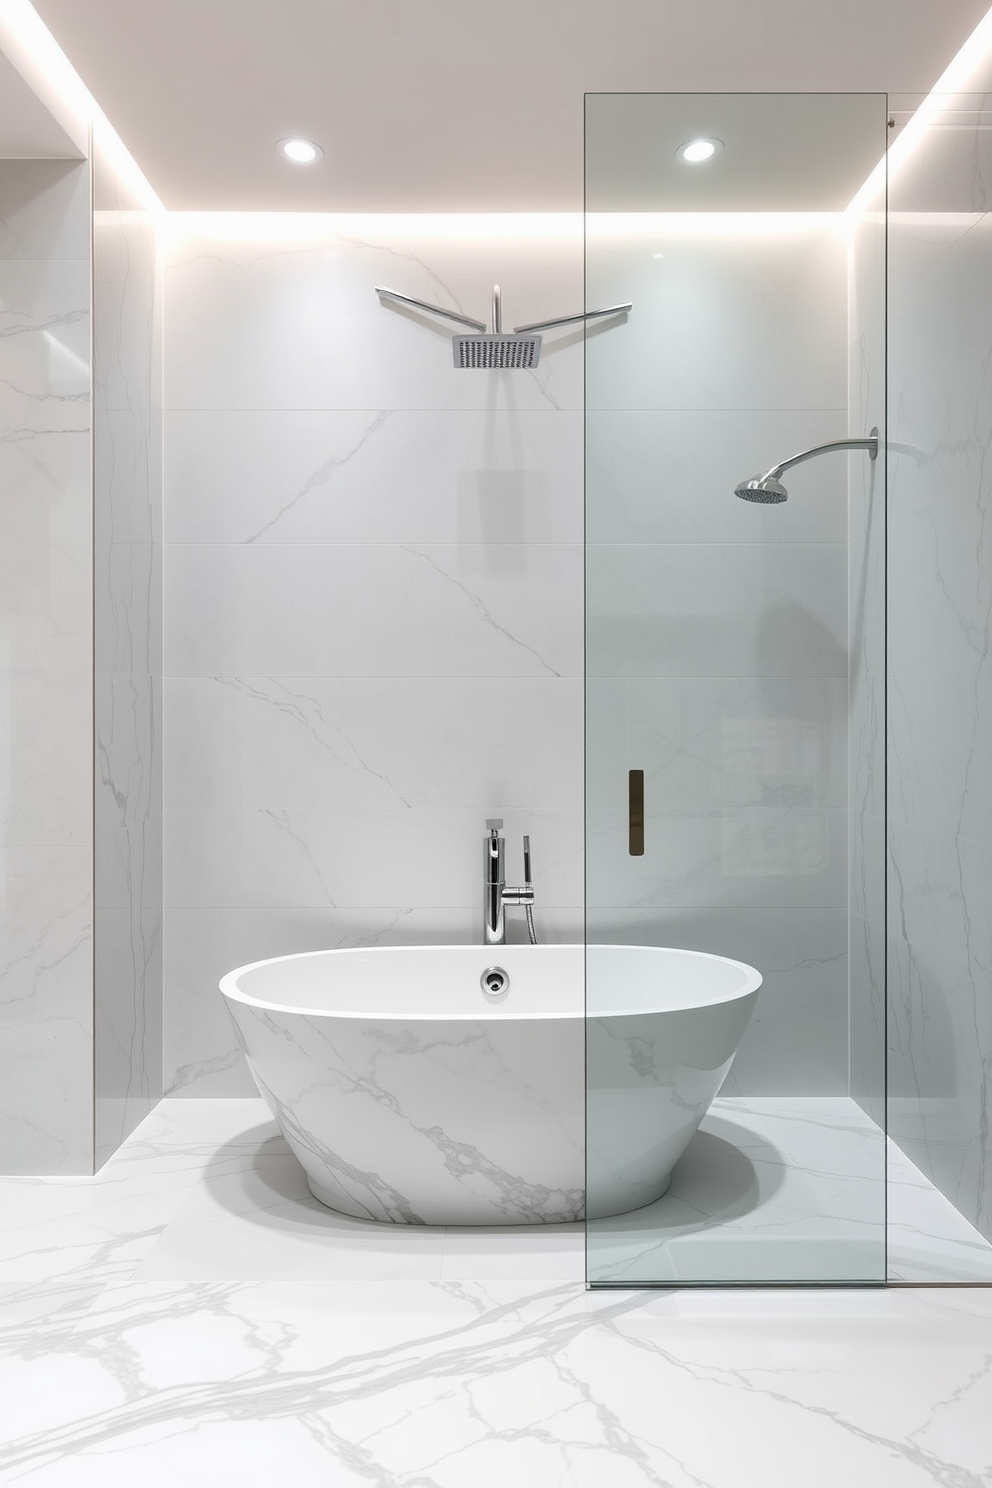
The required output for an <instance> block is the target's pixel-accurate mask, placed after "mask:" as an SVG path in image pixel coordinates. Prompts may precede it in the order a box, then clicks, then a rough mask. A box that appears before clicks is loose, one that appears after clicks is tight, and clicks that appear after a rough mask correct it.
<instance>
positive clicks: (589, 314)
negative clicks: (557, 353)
mask: <svg viewBox="0 0 992 1488" xmlns="http://www.w3.org/2000/svg"><path fill="white" fill-rule="evenodd" d="M631 309H633V306H632V305H611V306H610V307H609V309H608V310H583V311H582V312H581V314H579V315H562V316H560V317H559V318H558V320H538V321H535V323H534V324H533V325H522V326H514V327H513V334H514V335H515V336H522V335H524V333H525V332H527V331H550V330H551V329H552V327H554V326H563V325H574V324H575V323H576V321H579V320H592V319H594V317H595V316H597V315H626V313H627V311H628V310H631Z"/></svg>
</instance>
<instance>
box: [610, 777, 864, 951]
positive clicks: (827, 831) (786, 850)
mask: <svg viewBox="0 0 992 1488" xmlns="http://www.w3.org/2000/svg"><path fill="white" fill-rule="evenodd" d="M626 796H627V784H626V779H620V780H618V782H617V785H616V789H615V799H614V800H613V801H609V800H603V801H596V802H595V803H593V804H591V805H590V806H589V808H588V811H587V816H586V824H587V834H588V835H587V842H588V852H589V864H588V867H587V870H586V892H587V896H588V899H589V903H590V904H592V905H596V906H598V907H600V906H601V907H610V908H613V909H620V908H622V907H623V906H624V905H625V904H626V905H630V906H631V907H632V908H635V909H643V908H648V907H651V908H657V909H663V908H665V907H678V906H681V905H694V906H695V905H711V906H716V905H726V906H728V907H731V906H736V907H745V906H748V907H753V908H755V909H759V908H762V907H765V906H768V907H782V906H788V905H796V906H799V905H802V906H803V907H807V908H811V907H813V906H815V905H820V906H823V907H827V908H838V907H840V906H842V905H844V904H846V903H847V812H846V811H845V810H844V809H843V808H842V807H839V806H831V807H820V808H812V807H808V806H779V807H773V806H738V807H728V808H726V809H724V810H721V811H718V812H714V811H712V810H711V811H699V812H692V811H676V810H672V811H667V812H666V811H664V810H658V811H651V810H649V809H648V808H647V807H645V820H644V855H643V857H632V856H630V854H629V853H628V850H627V849H628V841H627V804H626ZM760 969H761V968H760V967H759V968H758V970H759V971H760Z"/></svg>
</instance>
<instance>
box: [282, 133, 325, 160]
mask: <svg viewBox="0 0 992 1488" xmlns="http://www.w3.org/2000/svg"><path fill="white" fill-rule="evenodd" d="M276 149H277V150H278V151H279V153H280V154H281V155H284V156H285V157H286V159H287V160H291V161H292V162H293V164H294V165H313V164H314V162H315V161H317V160H320V159H321V157H322V156H323V154H324V152H323V150H322V149H321V148H320V146H319V145H315V144H314V142H313V140H308V139H301V138H300V137H299V136H294V137H293V138H292V139H281V140H280V141H279V143H278V144H277V145H276Z"/></svg>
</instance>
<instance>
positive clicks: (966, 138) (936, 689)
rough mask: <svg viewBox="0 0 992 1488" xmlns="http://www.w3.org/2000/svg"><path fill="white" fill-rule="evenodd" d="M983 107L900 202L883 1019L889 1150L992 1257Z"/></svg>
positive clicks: (894, 318)
mask: <svg viewBox="0 0 992 1488" xmlns="http://www.w3.org/2000/svg"><path fill="white" fill-rule="evenodd" d="M984 65H985V70H986V73H987V70H988V64H987V62H986V63H985V64H984ZM988 85H989V78H988V77H987V76H986V77H984V79H981V78H980V79H978V80H977V81H976V82H975V84H974V86H975V87H977V88H980V89H981V88H985V89H987V88H988ZM987 103H988V101H987V98H986V99H983V98H981V97H978V98H976V97H974V96H973V95H972V94H969V95H967V96H964V97H962V98H961V99H960V100H957V101H955V102H954V107H955V112H954V114H953V118H954V121H955V127H954V128H950V129H948V128H944V127H942V124H943V122H946V121H942V120H941V118H940V117H938V118H936V119H935V120H934V122H933V127H931V128H929V129H928V130H926V131H924V133H923V134H922V135H921V137H920V139H919V141H918V143H917V146H916V149H915V151H914V154H913V155H912V157H911V158H910V159H909V160H908V161H907V162H905V163H904V165H903V166H902V167H901V168H900V170H899V171H898V172H897V173H895V175H894V178H893V182H892V189H891V206H892V209H893V215H892V222H891V231H890V291H889V303H890V306H891V312H892V313H891V348H890V379H891V383H892V396H891V399H890V407H891V410H892V413H891V423H890V439H891V445H892V456H891V459H890V482H891V488H892V492H891V497H892V499H891V502H890V514H889V616H888V640H889V647H888V649H889V675H888V699H889V710H888V797H889V813H890V822H889V877H888V882H889V940H888V964H889V979H888V1009H889V1032H890V1049H889V1072H890V1081H891V1099H890V1104H889V1117H890V1133H891V1135H892V1136H893V1138H894V1139H895V1141H896V1142H897V1143H898V1144H899V1146H900V1147H901V1148H902V1149H903V1151H905V1152H907V1153H908V1154H909V1156H910V1157H911V1158H912V1159H913V1161H914V1162H916V1163H917V1164H918V1166H919V1167H920V1168H921V1170H922V1171H923V1173H924V1174H925V1175H926V1176H927V1177H928V1178H929V1179H931V1181H932V1182H934V1183H935V1184H936V1186H937V1187H938V1188H939V1189H940V1190H941V1191H942V1192H943V1193H944V1194H945V1195H946V1196H947V1197H948V1198H950V1200H951V1201H952V1202H953V1203H954V1204H955V1206H956V1207H957V1208H958V1209H959V1211H960V1212H961V1214H962V1215H963V1216H964V1218H965V1219H966V1220H968V1221H969V1222H970V1223H971V1224H972V1225H974V1226H975V1227H976V1228H977V1229H978V1230H979V1231H980V1232H981V1233H982V1234H983V1235H985V1236H986V1237H987V1238H988V1237H990V1236H992V1201H990V1194H992V1152H990V1147H989V1122H988V1112H989V1107H990V1100H992V1023H990V1019H989V1010H988V986H989V966H990V964H992V948H990V946H989V943H988V941H989V936H988V903H989V895H990V889H992V860H990V852H992V797H990V788H989V778H988V776H989V772H988V756H989V750H990V745H992V734H990V729H992V669H990V664H989V657H990V654H992V650H990V646H989V638H990V613H992V568H990V564H989V551H988V513H989V476H988V458H987V456H988V447H989V443H990V439H992V416H990V411H989V409H990V404H989V397H988V346H989V341H990V337H992V312H990V308H989V300H988V295H987V293H986V286H987V282H988V273H989V263H990V248H992V225H990V219H989V216H988V213H987V209H988V199H987V197H988V180H989V145H988V140H989V138H990V135H989V130H988V124H989V116H988V106H987ZM980 213H984V215H978V214H980ZM910 1279H913V1278H910Z"/></svg>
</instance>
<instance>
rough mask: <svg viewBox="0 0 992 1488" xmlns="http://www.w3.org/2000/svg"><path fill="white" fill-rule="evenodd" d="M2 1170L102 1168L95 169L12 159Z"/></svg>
mask: <svg viewBox="0 0 992 1488" xmlns="http://www.w3.org/2000/svg"><path fill="white" fill-rule="evenodd" d="M0 203H2V206H0V213H2V218H0V428H2V433H0V491H2V492H3V532H2V541H0V594H2V598H0V729H2V738H0V796H2V801H0V820H2V822H3V835H2V841H0V858H2V890H0V945H2V953H0V960H2V968H3V970H2V976H0V1020H2V1023H3V1041H2V1042H3V1056H2V1058H3V1072H2V1081H0V1083H2V1086H3V1097H2V1116H0V1165H2V1167H3V1169H4V1171H7V1172H13V1173H38V1172H41V1173H51V1174H65V1173H86V1172H89V1171H90V1170H91V1165H92V1161H93V1089H92V1041H93V977H92V954H93V951H92V903H91V897H90V886H91V878H92V819H91V809H92V693H91V675H92V640H91V632H92V594H91V587H92V576H91V545H92V533H91V516H90V479H89V468H90V455H89V445H90V440H89V426H90V355H89V338H90V287H89V170H88V167H87V166H86V165H85V164H82V163H69V162H66V161H30V162H28V161H0Z"/></svg>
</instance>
